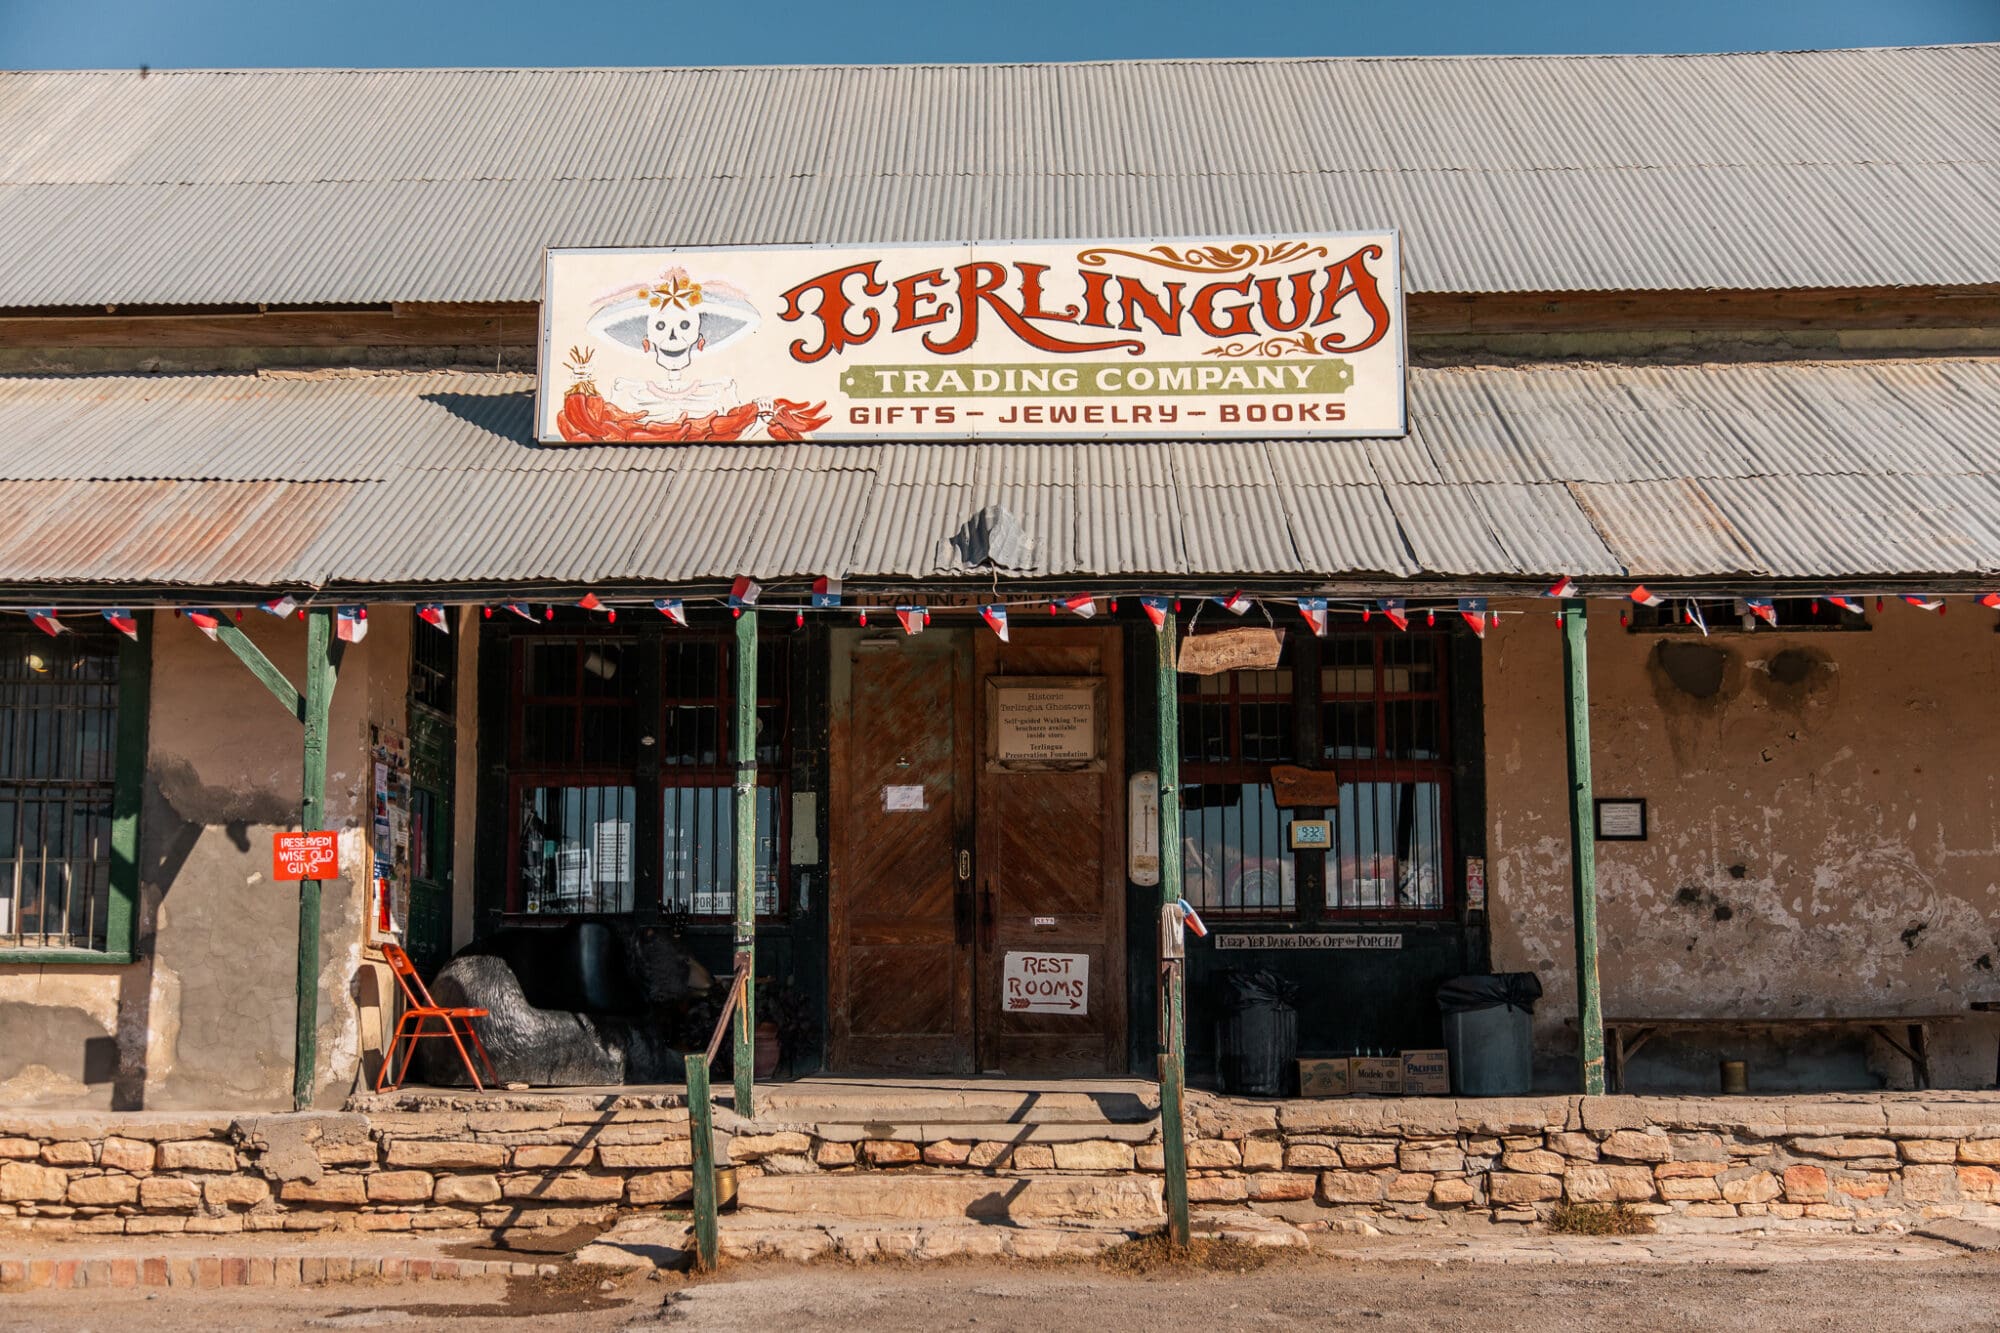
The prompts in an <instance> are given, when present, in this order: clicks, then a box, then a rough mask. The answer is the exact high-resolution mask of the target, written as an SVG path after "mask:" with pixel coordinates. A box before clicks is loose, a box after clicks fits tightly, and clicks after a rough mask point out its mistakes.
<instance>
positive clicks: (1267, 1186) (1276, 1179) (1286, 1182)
mask: <svg viewBox="0 0 2000 1333" xmlns="http://www.w3.org/2000/svg"><path fill="white" fill-rule="evenodd" d="M1245 1179H1246V1180H1247V1181H1248V1182H1249V1186H1250V1197H1251V1198H1252V1199H1254V1200H1256V1201H1257V1202H1259V1203H1287V1202H1292V1201H1294V1200H1300V1199H1310V1198H1312V1196H1313V1191H1314V1189H1315V1188H1316V1187H1317V1186H1318V1184H1319V1178H1318V1177H1317V1176H1314V1175H1312V1174H1311V1173H1309V1172H1300V1171H1259V1172H1257V1173H1256V1174H1255V1175H1252V1176H1248V1177H1246V1178H1245Z"/></svg>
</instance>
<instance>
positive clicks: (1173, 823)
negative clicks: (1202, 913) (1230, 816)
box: [1154, 611, 1190, 1245]
mask: <svg viewBox="0 0 2000 1333" xmlns="http://www.w3.org/2000/svg"><path fill="white" fill-rule="evenodd" d="M1176 619H1177V618H1176V617H1175V615H1174V614H1173V613H1172V612H1171V611H1169V612H1168V613H1167V616H1166V623H1165V624H1163V625H1162V626H1160V629H1159V633H1158V634H1157V635H1156V636H1155V637H1156V638H1157V639H1158V640H1159V657H1158V668H1157V670H1156V672H1155V679H1154V685H1155V687H1156V689H1157V691H1158V698H1159V714H1160V726H1159V737H1158V740H1159V755H1158V758H1159V770H1160V903H1161V905H1162V907H1166V906H1171V905H1172V904H1174V903H1175V902H1178V901H1179V900H1180V897H1181V753H1180V744H1181V723H1180V716H1181V696H1180V673H1179V672H1178V671H1177V670H1176V669H1175V666H1174V654H1175V652H1176V650H1177V649H1178V648H1179V646H1180V645H1179V635H1178V633H1177V632H1176V629H1177V627H1176V625H1175V621H1176ZM1183 966H1184V964H1183V963H1182V961H1181V960H1180V959H1178V958H1175V959H1162V960H1161V961H1160V986H1161V990H1162V994H1161V997H1160V1020H1161V1021H1160V1149H1161V1155H1162V1157H1163V1158H1164V1159H1165V1162H1164V1165H1165V1167H1166V1191H1167V1235H1168V1238H1169V1239H1171V1240H1172V1241H1173V1243H1174V1244H1176V1245H1185V1244H1187V1243H1188V1237H1189V1235H1190V1232H1189V1227H1188V1184H1187V1173H1188V1167H1187V1122H1186V1119H1185V1115H1184V1110H1185V1107H1184V1103H1185V1101H1186V1083H1185V1077H1186V1075H1185V1070H1184V1069H1183V1066H1182V1062H1183V1061H1184V1060H1185V1059H1186V1057H1187V986H1186V982H1185V979H1184V977H1183V975H1182V968H1183Z"/></svg>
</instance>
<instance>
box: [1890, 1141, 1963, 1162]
mask: <svg viewBox="0 0 2000 1333" xmlns="http://www.w3.org/2000/svg"><path fill="white" fill-rule="evenodd" d="M1896 1150H1897V1151H1898V1152H1899V1153H1901V1154H1902V1158H1903V1160H1904V1161H1906V1162H1924V1163H1928V1164H1931V1165H1936V1164H1938V1163H1941V1162H1956V1161H1957V1160H1958V1150H1959V1145H1958V1144H1957V1143H1954V1142H1953V1141H1952V1140H1950V1139H1903V1140H1902V1141H1900V1142H1899V1143H1897V1144H1896Z"/></svg>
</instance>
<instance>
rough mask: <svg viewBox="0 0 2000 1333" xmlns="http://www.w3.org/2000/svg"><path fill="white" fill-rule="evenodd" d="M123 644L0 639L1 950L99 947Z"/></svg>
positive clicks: (76, 637)
mask: <svg viewBox="0 0 2000 1333" xmlns="http://www.w3.org/2000/svg"><path fill="white" fill-rule="evenodd" d="M117 737H118V646H117V643H116V641H115V640H114V639H112V638H110V637H109V636H108V635H99V634H92V633H88V632H76V633H71V634H65V635H63V636H62V637H60V638H54V639H52V638H49V637H48V636H47V635H44V634H41V633H39V632H35V633H15V632H0V949H5V948H70V949H102V948H103V947H104V942H105V927H106V921H107V917H108V914H109V911H110V901H111V801H112V793H113V790H114V786H115V776H116V771H117Z"/></svg>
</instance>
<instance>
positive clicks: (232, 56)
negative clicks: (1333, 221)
mask: <svg viewBox="0 0 2000 1333" xmlns="http://www.w3.org/2000/svg"><path fill="white" fill-rule="evenodd" d="M1991 40H2000V0H1681V2H1680V3H1677V4H1668V3H1659V0H1433V2H1432V3H1421V2H1420V0H1374V2H1373V3H1356V2H1355V0H1317V2H1316V3H1308V2H1305V0H1212V2H1211V3H1200V4H1196V3H1188V2H1187V0H1152V2H1151V3H1144V2H1134V0H1097V3H1090V2H1089V0H983V2H981V3H954V2H953V0H931V3H923V2H922V0H854V2H850V3H842V2H841V0H825V2H824V3H820V4H800V3H772V2H771V0H721V2H720V3H715V2H713V0H710V2H708V3H689V2H688V0H570V3H559V4H551V3H547V0H542V2H541V3H530V2H529V0H483V3H468V2H467V0H337V2H336V0H0V68H12V69H78V68H130V67H134V66H138V65H142V64H143V65H151V66H153V67H155V68H174V67H187V66H283V65H360V66H394V65H698V64H730V65H739V64H793V63H803V62H814V61H836V62H857V63H875V62H891V63H895V62H906V61H934V60H950V61H957V60H982V61H990V60H1062V59H1072V60H1074V59H1104V58H1129V57H1142V56H1267V55H1434V54H1442V55H1451V54H1466V53H1476V52H1606V51H1730V50H1760V49H1771V48H1788V49H1789V48H1798V47H1825V46H1893V45H1905V44H1920V43H1930V42H1962V41H1991Z"/></svg>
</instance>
